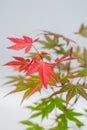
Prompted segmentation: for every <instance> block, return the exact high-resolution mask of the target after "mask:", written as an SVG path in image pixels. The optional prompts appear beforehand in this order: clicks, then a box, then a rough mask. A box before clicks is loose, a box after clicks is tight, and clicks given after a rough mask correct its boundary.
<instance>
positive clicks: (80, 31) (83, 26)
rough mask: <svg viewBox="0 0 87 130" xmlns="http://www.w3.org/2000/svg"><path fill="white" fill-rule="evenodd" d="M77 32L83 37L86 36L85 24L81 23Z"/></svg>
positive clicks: (86, 27)
mask: <svg viewBox="0 0 87 130" xmlns="http://www.w3.org/2000/svg"><path fill="white" fill-rule="evenodd" d="M78 33H79V34H80V35H81V36H83V37H87V26H85V25H84V24H82V25H81V27H80V29H79V32H78Z"/></svg>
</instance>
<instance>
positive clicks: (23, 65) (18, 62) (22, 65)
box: [4, 56, 31, 72]
mask: <svg viewBox="0 0 87 130" xmlns="http://www.w3.org/2000/svg"><path fill="white" fill-rule="evenodd" d="M13 58H14V59H15V60H13V61H10V62H8V63H6V64H4V65H8V66H16V67H18V70H19V72H20V71H22V70H27V68H28V66H29V64H30V63H31V61H30V60H29V59H24V58H22V57H16V56H13Z"/></svg>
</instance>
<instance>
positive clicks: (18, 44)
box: [8, 36, 39, 53]
mask: <svg viewBox="0 0 87 130" xmlns="http://www.w3.org/2000/svg"><path fill="white" fill-rule="evenodd" d="M8 39H9V40H10V41H12V42H13V43H15V45H13V46H10V47H8V49H13V50H21V49H23V48H25V53H27V52H28V51H29V50H30V49H31V47H32V43H34V42H38V40H39V39H38V38H36V39H34V40H33V39H32V38H30V37H27V36H23V39H20V38H8Z"/></svg>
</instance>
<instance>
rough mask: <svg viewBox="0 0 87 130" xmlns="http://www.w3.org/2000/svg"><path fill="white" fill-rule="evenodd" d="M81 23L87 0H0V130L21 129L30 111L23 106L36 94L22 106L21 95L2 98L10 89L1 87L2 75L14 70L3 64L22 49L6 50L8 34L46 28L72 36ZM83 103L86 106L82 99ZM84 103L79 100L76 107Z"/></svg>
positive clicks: (86, 19)
mask: <svg viewBox="0 0 87 130" xmlns="http://www.w3.org/2000/svg"><path fill="white" fill-rule="evenodd" d="M82 23H84V24H86V25H87V1H86V0H0V130H23V129H24V127H23V126H22V125H20V124H19V123H18V122H19V121H20V120H24V119H26V118H28V114H29V112H28V111H27V110H26V109H25V108H24V106H26V105H27V104H29V103H31V102H32V101H35V100H36V97H37V96H38V95H37V94H36V95H33V96H32V99H31V98H30V99H29V100H28V101H26V102H25V103H24V104H23V105H22V106H20V100H21V97H22V95H21V94H16V95H10V96H8V97H5V98H3V96H4V95H5V94H6V93H7V92H9V91H10V90H11V87H10V88H9V87H5V86H3V83H4V82H5V81H6V78H5V76H6V75H11V74H12V75H13V72H12V70H11V69H10V68H9V67H3V66H2V65H3V64H4V63H6V62H8V61H9V60H10V59H11V56H12V55H22V54H21V52H16V51H11V50H7V48H6V47H7V46H9V45H11V44H10V42H9V41H8V40H7V37H22V36H23V35H28V36H30V35H31V34H32V36H33V34H34V33H38V30H48V31H52V32H57V33H61V34H64V35H66V36H69V37H71V38H73V33H74V32H75V31H77V30H78V29H79V26H80V25H81V24H82ZM75 38H76V37H75ZM86 42H87V40H85V43H84V44H87V43H86ZM80 44H81V43H80ZM81 45H82V44H81ZM46 94H47V92H46ZM37 99H38V98H37ZM82 102H84V103H83V104H84V105H85V101H84V100H83V101H82ZM84 105H81V103H80V105H78V108H77V109H80V108H79V106H84ZM84 130H85V129H84Z"/></svg>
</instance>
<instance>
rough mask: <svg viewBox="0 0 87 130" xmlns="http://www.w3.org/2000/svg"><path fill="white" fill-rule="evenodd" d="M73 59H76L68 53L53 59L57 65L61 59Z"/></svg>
mask: <svg viewBox="0 0 87 130" xmlns="http://www.w3.org/2000/svg"><path fill="white" fill-rule="evenodd" d="M74 59H76V58H75V57H71V55H70V54H66V55H64V56H62V57H61V58H57V59H56V60H55V62H56V64H55V65H59V64H60V63H61V62H63V61H67V60H74Z"/></svg>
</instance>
